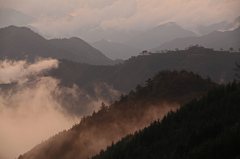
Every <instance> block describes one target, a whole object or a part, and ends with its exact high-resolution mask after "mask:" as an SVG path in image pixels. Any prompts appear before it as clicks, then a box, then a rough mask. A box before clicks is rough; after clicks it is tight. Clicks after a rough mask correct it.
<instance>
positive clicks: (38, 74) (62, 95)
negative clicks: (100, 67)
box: [0, 58, 104, 159]
mask: <svg viewBox="0 0 240 159" xmlns="http://www.w3.org/2000/svg"><path fill="white" fill-rule="evenodd" d="M58 63H59V62H58V60H55V59H43V58H38V59H36V60H35V62H34V63H30V62H27V61H26V60H21V61H12V60H7V59H5V60H3V61H0V86H1V89H0V108H1V111H0V125H1V133H0V141H1V145H0V147H1V148H0V154H1V155H0V156H1V158H6V159H7V158H14V157H17V156H19V154H21V153H22V152H27V151H28V150H30V149H31V148H32V147H33V146H35V145H37V144H39V143H40V142H42V141H44V140H46V139H48V138H49V137H51V136H53V135H54V134H56V133H58V132H60V131H62V130H65V129H69V128H70V127H72V126H73V125H74V124H77V123H79V122H80V120H81V117H83V116H84V115H88V114H90V113H92V112H93V111H97V110H98V109H99V107H100V105H101V102H103V101H104V100H103V99H102V100H101V99H100V98H99V99H96V98H94V99H93V98H91V97H90V96H89V95H87V94H86V93H84V92H83V91H81V90H80V89H79V88H78V87H77V86H76V85H73V87H71V88H70V87H64V86H60V84H59V83H60V81H59V80H58V79H55V78H53V77H50V76H45V75H44V73H46V72H48V71H49V70H51V69H56V68H57V67H58ZM95 91H96V92H98V93H100V92H99V91H101V90H100V89H98V87H96V88H95ZM81 100H83V101H85V102H82V103H81ZM71 107H80V108H79V109H80V110H81V111H78V112H74V111H71V110H72V109H73V108H71ZM79 109H78V110H79Z"/></svg>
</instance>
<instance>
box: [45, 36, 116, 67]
mask: <svg viewBox="0 0 240 159" xmlns="http://www.w3.org/2000/svg"><path fill="white" fill-rule="evenodd" d="M49 42H50V44H52V45H53V46H55V47H57V48H60V49H62V50H66V51H67V52H70V53H72V54H74V55H76V57H77V58H76V59H72V60H73V61H78V62H84V63H89V64H112V61H111V60H110V59H109V58H107V57H106V56H105V55H103V53H101V52H100V51H98V50H97V49H95V48H93V47H92V46H91V45H89V44H88V43H86V42H85V41H83V40H81V39H80V38H77V37H73V38H70V39H52V40H49Z"/></svg>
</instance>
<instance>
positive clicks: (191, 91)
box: [19, 71, 215, 159]
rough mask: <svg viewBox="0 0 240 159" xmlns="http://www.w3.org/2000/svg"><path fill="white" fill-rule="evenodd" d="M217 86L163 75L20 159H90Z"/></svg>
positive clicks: (190, 76) (189, 77) (187, 75)
mask: <svg viewBox="0 0 240 159" xmlns="http://www.w3.org/2000/svg"><path fill="white" fill-rule="evenodd" d="M214 85H215V84H214V83H212V82H211V81H210V80H204V79H202V78H201V77H200V76H199V75H194V74H193V73H188V72H186V71H180V72H177V71H173V72H171V71H162V72H159V73H158V74H157V75H156V76H155V77H154V78H153V79H148V80H147V81H146V85H145V86H140V85H138V86H137V87H136V90H135V91H133V90H132V91H131V92H130V93H129V94H128V95H122V96H121V98H120V100H119V101H115V102H114V103H113V104H112V105H110V106H109V107H108V106H106V105H105V104H104V103H103V104H102V106H101V109H100V110H99V111H98V112H97V113H95V112H93V114H92V116H88V117H84V118H83V119H82V120H81V122H80V123H79V124H77V125H75V126H73V127H72V128H71V129H70V130H68V131H63V132H61V133H59V134H57V135H56V136H54V137H52V138H50V139H49V140H47V141H46V142H43V143H42V144H40V145H38V146H36V147H35V148H33V149H32V150H31V151H29V152H28V153H26V154H24V155H22V156H20V157H19V159H30V158H32V159H38V158H41V159H42V158H44V159H48V158H49V159H51V158H59V159H64V158H87V157H91V156H92V155H94V154H96V153H98V152H99V151H100V149H102V148H105V147H106V146H107V145H110V144H111V143H112V141H114V142H116V141H118V140H119V139H120V138H122V137H123V136H125V135H127V134H129V133H133V132H135V131H136V130H139V129H141V128H144V127H145V126H146V125H148V124H150V123H151V122H152V121H153V120H156V119H158V118H162V117H163V115H164V114H166V113H167V112H168V111H169V110H170V109H172V110H175V109H176V108H179V106H180V104H182V103H185V102H187V101H189V100H191V99H192V98H194V97H197V98H199V97H200V96H201V95H203V94H204V93H205V92H206V91H207V90H209V89H210V88H212V87H213V86H214Z"/></svg>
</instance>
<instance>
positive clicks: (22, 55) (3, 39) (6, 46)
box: [0, 26, 114, 65]
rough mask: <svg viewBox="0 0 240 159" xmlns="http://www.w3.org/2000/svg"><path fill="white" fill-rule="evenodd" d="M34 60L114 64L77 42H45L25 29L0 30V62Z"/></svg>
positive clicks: (92, 49)
mask: <svg viewBox="0 0 240 159" xmlns="http://www.w3.org/2000/svg"><path fill="white" fill-rule="evenodd" d="M36 57H43V58H49V57H51V58H56V59H68V60H72V61H76V62H82V63H89V64H95V65H107V64H114V62H113V61H112V60H110V59H109V58H107V57H106V56H105V55H103V54H102V53H101V52H100V51H98V50H97V49H95V48H93V47H92V46H90V45H89V44H88V43H86V42H85V41H83V40H81V39H80V38H76V37H75V38H70V39H52V40H46V39H44V38H43V37H42V36H40V35H39V34H37V33H35V32H33V31H32V30H31V29H29V28H27V27H16V26H9V27H6V28H1V29H0V59H4V58H7V59H9V60H22V59H24V60H25V59H28V60H31V61H33V60H34V59H35V58H36Z"/></svg>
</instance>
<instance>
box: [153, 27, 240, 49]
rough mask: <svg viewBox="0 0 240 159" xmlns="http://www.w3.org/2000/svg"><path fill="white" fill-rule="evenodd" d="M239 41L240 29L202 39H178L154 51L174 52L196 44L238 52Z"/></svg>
mask: <svg viewBox="0 0 240 159" xmlns="http://www.w3.org/2000/svg"><path fill="white" fill-rule="evenodd" d="M239 41H240V27H238V28H236V29H235V30H233V31H225V32H222V31H214V32H211V33H210V34H208V35H204V36H202V37H185V38H177V39H174V40H172V41H169V42H166V43H164V44H162V45H160V46H159V47H156V48H154V49H153V51H156V50H166V49H171V50H173V49H176V48H178V49H184V48H186V47H188V46H191V45H196V44H198V45H201V46H204V47H207V48H213V49H216V50H229V48H233V49H234V50H235V51H237V50H238V49H239V48H240V43H239Z"/></svg>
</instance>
